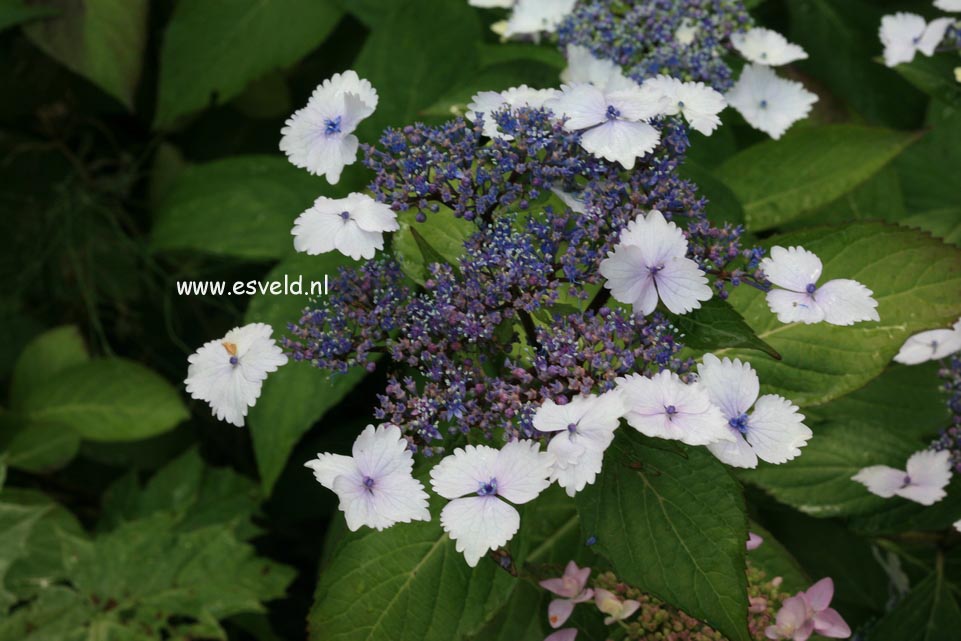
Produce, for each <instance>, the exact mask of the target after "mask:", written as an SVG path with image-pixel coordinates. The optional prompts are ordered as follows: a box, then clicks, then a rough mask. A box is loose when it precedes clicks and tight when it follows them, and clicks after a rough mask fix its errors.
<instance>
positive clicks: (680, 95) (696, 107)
mask: <svg viewBox="0 0 961 641" xmlns="http://www.w3.org/2000/svg"><path fill="white" fill-rule="evenodd" d="M642 87H644V88H645V89H648V90H651V91H654V92H656V93H657V94H658V95H659V96H660V100H661V112H662V113H663V114H664V115H666V116H676V115H678V114H681V115H683V116H684V119H685V120H687V122H688V123H689V124H690V125H691V127H692V128H693V129H694V130H696V131H699V132H701V133H702V134H704V135H705V136H710V135H711V133H713V132H714V130H715V129H717V127H718V125H720V124H721V118H720V117H719V116H718V114H719V113H721V111H723V110H724V108H725V107H726V106H727V102H725V100H724V96H723V95H721V93H720V92H718V91H715V90H714V89H711V88H710V87H708V86H707V85H705V84H704V83H703V82H683V81H681V80H678V79H677V78H669V77H668V76H657V77H655V78H651V79H650V80H645V81H644V84H643V85H642Z"/></svg>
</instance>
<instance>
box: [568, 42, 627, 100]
mask: <svg viewBox="0 0 961 641" xmlns="http://www.w3.org/2000/svg"><path fill="white" fill-rule="evenodd" d="M561 82H563V83H564V84H568V85H576V84H580V83H585V82H586V83H590V84H592V85H594V86H595V87H597V88H599V89H600V90H601V91H604V92H607V91H615V90H617V89H623V88H627V87H630V86H632V85H636V83H635V82H634V81H633V80H630V79H629V78H627V77H626V76H624V72H623V71H622V70H621V68H620V66H618V64H617V63H615V62H614V61H613V60H606V59H603V58H598V57H596V56H595V55H594V54H593V53H591V51H590V49H588V48H587V47H582V46H580V45H567V67H566V68H565V69H564V71H562V72H561Z"/></svg>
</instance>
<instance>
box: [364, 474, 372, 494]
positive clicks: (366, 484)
mask: <svg viewBox="0 0 961 641" xmlns="http://www.w3.org/2000/svg"><path fill="white" fill-rule="evenodd" d="M364 487H366V488H367V491H368V492H370V491H371V490H373V489H374V479H372V478H370V477H369V476H365V477H364Z"/></svg>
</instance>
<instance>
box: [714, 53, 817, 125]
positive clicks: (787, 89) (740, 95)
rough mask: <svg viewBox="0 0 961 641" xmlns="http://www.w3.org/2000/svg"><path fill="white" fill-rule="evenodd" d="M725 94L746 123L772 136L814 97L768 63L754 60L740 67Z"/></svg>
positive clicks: (800, 115) (807, 109) (803, 113)
mask: <svg viewBox="0 0 961 641" xmlns="http://www.w3.org/2000/svg"><path fill="white" fill-rule="evenodd" d="M726 98H727V102H728V104H729V105H731V106H732V107H734V108H735V109H737V110H738V112H739V113H740V114H741V115H742V116H744V119H745V120H746V121H747V122H748V124H749V125H751V126H752V127H754V128H755V129H760V130H761V131H763V132H764V133H766V134H768V135H769V136H771V138H774V139H775V140H776V139H778V138H780V137H781V136H783V135H784V132H786V131H787V130H788V129H789V128H790V127H791V125H793V124H794V123H795V122H797V121H798V120H801V119H802V118H804V117H806V116H807V115H808V113H810V111H811V106H812V105H813V104H814V103H815V102H817V100H818V97H817V96H816V95H814V94H813V93H811V92H810V91H808V90H807V89H805V88H804V86H803V85H802V84H801V83H799V82H794V81H793V80H785V79H784V78H780V77H778V76H777V74H775V73H774V70H773V69H771V68H770V67H767V66H764V65H757V64H749V65H747V66H745V67H744V70H743V71H742V72H741V75H740V77H739V78H738V79H737V82H736V83H735V85H734V87H732V88H731V90H730V91H728V92H727V95H726Z"/></svg>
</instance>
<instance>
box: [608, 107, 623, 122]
mask: <svg viewBox="0 0 961 641" xmlns="http://www.w3.org/2000/svg"><path fill="white" fill-rule="evenodd" d="M620 117H621V112H620V110H618V108H617V107H615V106H614V105H607V119H608V120H614V119H615V118H620Z"/></svg>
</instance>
